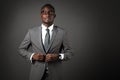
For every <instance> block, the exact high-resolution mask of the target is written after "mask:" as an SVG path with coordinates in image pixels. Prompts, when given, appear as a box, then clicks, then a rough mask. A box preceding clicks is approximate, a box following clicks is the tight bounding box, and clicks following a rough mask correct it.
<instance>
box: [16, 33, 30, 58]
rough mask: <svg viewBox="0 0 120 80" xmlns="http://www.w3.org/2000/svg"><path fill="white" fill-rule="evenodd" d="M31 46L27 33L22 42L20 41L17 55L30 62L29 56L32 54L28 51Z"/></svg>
mask: <svg viewBox="0 0 120 80" xmlns="http://www.w3.org/2000/svg"><path fill="white" fill-rule="evenodd" d="M30 46H31V40H30V31H28V33H27V34H26V36H25V38H24V40H23V41H22V43H21V44H20V46H19V50H18V51H19V54H20V55H21V56H23V57H25V58H26V59H29V60H30V57H31V54H32V52H30V51H29V50H28V49H29V47H30Z"/></svg>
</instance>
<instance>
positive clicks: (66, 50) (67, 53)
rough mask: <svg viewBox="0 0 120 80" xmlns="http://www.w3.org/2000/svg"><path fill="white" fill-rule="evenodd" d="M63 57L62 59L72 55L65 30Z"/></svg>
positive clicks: (69, 57)
mask: <svg viewBox="0 0 120 80" xmlns="http://www.w3.org/2000/svg"><path fill="white" fill-rule="evenodd" d="M62 53H63V54H64V59H63V60H69V59H71V57H72V56H73V51H72V48H71V45H70V42H69V39H68V35H67V33H66V32H64V34H63V51H62Z"/></svg>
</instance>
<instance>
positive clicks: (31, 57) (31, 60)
mask: <svg viewBox="0 0 120 80" xmlns="http://www.w3.org/2000/svg"><path fill="white" fill-rule="evenodd" d="M34 54H35V53H32V54H31V56H30V61H31V63H32V57H33V55H34Z"/></svg>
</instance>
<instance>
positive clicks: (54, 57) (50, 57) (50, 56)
mask: <svg viewBox="0 0 120 80" xmlns="http://www.w3.org/2000/svg"><path fill="white" fill-rule="evenodd" d="M58 59H59V54H50V53H48V54H46V57H45V62H50V61H56V60H58Z"/></svg>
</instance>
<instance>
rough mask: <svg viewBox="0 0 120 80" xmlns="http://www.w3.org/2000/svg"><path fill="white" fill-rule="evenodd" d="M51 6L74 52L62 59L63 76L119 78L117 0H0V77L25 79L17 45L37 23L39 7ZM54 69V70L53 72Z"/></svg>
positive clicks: (96, 79)
mask: <svg viewBox="0 0 120 80" xmlns="http://www.w3.org/2000/svg"><path fill="white" fill-rule="evenodd" d="M45 3H51V4H52V5H54V6H55V9H56V14H57V17H56V19H55V24H57V25H59V26H61V27H63V28H65V29H66V30H67V31H68V33H69V39H70V41H71V45H72V47H73V50H74V54H75V56H74V57H73V58H72V59H71V60H70V61H68V62H64V67H63V71H64V74H63V75H64V78H65V80H107V79H112V80H115V79H117V78H119V79H120V77H119V73H120V69H119V67H120V30H119V26H120V25H119V22H120V20H119V14H120V13H119V9H120V8H119V7H120V6H119V3H118V1H115V0H113V1H105V0H103V1H101V0H8V1H6V0H3V1H0V7H1V10H0V15H1V18H0V19H1V25H0V42H1V44H0V78H1V79H0V80H28V76H29V70H30V62H29V61H27V60H25V59H24V58H22V57H21V56H19V55H18V52H17V49H18V46H19V44H20V43H21V41H22V40H23V38H24V36H25V34H26V32H27V30H28V29H29V28H31V27H34V26H39V25H40V24H41V22H40V16H39V12H40V8H41V6H42V5H43V4H45ZM56 73H57V72H56Z"/></svg>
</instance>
